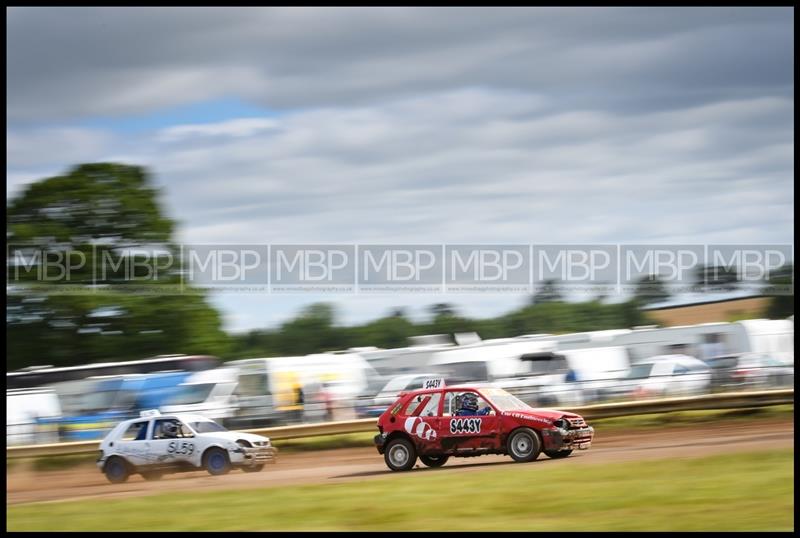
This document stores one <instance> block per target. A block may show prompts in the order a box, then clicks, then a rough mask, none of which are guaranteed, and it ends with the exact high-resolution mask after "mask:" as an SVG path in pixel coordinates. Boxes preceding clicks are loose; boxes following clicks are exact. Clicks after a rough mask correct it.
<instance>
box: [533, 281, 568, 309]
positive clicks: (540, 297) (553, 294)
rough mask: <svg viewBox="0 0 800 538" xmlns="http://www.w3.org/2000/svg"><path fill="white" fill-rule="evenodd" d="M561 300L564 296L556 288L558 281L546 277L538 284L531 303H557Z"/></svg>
mask: <svg viewBox="0 0 800 538" xmlns="http://www.w3.org/2000/svg"><path fill="white" fill-rule="evenodd" d="M563 300H564V298H563V297H562V295H561V292H560V291H559V290H558V282H557V281H556V280H553V279H548V280H545V281H544V282H542V284H541V285H540V286H539V290H538V291H537V292H536V293H535V294H534V296H533V298H532V300H531V303H532V304H538V303H557V302H560V301H563Z"/></svg>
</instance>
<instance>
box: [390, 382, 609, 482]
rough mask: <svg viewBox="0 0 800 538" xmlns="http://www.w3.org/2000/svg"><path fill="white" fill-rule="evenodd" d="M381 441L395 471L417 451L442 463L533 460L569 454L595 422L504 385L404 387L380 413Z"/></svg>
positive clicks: (427, 460)
mask: <svg viewBox="0 0 800 538" xmlns="http://www.w3.org/2000/svg"><path fill="white" fill-rule="evenodd" d="M378 430H379V431H380V434H378V435H376V436H375V445H376V446H377V448H378V453H379V454H383V457H384V460H385V461H386V465H388V466H389V468H390V469H391V470H393V471H407V470H409V469H411V468H412V467H413V466H414V464H415V463H416V461H417V457H419V459H420V460H422V463H424V464H425V465H427V466H428V467H441V466H442V465H444V464H445V462H447V460H448V459H449V458H450V456H455V457H462V458H463V457H471V456H482V455H484V454H503V455H508V456H511V457H512V458H513V459H514V460H515V461H518V462H527V461H533V460H535V459H536V458H538V457H539V454H540V453H541V452H544V453H545V454H547V455H548V456H549V457H551V458H565V457H567V456H569V455H570V454H571V453H572V451H573V450H574V449H576V448H577V449H580V450H585V449H587V448H589V446H590V445H591V444H592V439H593V437H594V428H592V427H591V426H587V425H586V422H585V421H584V420H583V418H582V417H580V416H579V415H576V414H574V413H567V412H564V411H557V410H555V409H534V408H532V407H530V406H528V405H527V404H526V403H524V402H522V401H520V400H519V399H517V398H516V397H515V396H513V395H511V394H509V393H508V392H506V391H505V390H503V389H500V388H491V387H478V386H466V385H465V386H452V387H445V386H444V382H443V380H438V379H437V380H429V381H427V382H426V384H425V388H423V389H421V390H415V391H413V392H404V393H401V394H400V395H399V397H398V399H397V401H396V402H395V403H394V404H392V405H391V406H390V407H389V408H388V409H387V410H386V411H385V412H384V413H383V414H382V415H381V416H380V417H379V418H378Z"/></svg>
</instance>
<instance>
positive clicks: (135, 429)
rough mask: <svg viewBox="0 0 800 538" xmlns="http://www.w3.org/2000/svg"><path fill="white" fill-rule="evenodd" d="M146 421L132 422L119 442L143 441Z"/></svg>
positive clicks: (147, 422)
mask: <svg viewBox="0 0 800 538" xmlns="http://www.w3.org/2000/svg"><path fill="white" fill-rule="evenodd" d="M149 423H150V422H149V421H147V420H144V421H141V422H134V423H133V424H131V425H130V426H128V429H127V430H125V431H124V432H123V433H122V437H121V438H120V440H121V441H144V440H145V439H147V425H148V424H149Z"/></svg>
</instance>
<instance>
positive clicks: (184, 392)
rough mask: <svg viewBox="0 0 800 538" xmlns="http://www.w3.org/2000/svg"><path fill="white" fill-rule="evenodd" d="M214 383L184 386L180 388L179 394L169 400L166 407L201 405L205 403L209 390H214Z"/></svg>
mask: <svg viewBox="0 0 800 538" xmlns="http://www.w3.org/2000/svg"><path fill="white" fill-rule="evenodd" d="M214 386H215V384H214V383H198V384H196V385H184V386H183V387H181V388H180V392H178V394H176V395H175V396H174V397H173V398H171V399H170V400H169V402H168V405H186V404H195V403H202V402H204V401H206V399H207V398H208V395H209V394H210V393H211V390H212V389H213V388H214Z"/></svg>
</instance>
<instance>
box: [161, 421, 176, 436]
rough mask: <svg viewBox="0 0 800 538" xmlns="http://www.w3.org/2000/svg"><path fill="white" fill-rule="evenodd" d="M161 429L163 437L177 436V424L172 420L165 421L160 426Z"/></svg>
mask: <svg viewBox="0 0 800 538" xmlns="http://www.w3.org/2000/svg"><path fill="white" fill-rule="evenodd" d="M161 431H162V432H163V434H164V436H165V437H177V436H178V425H177V424H175V423H174V422H171V421H170V422H165V423H164V424H162V426H161Z"/></svg>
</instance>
